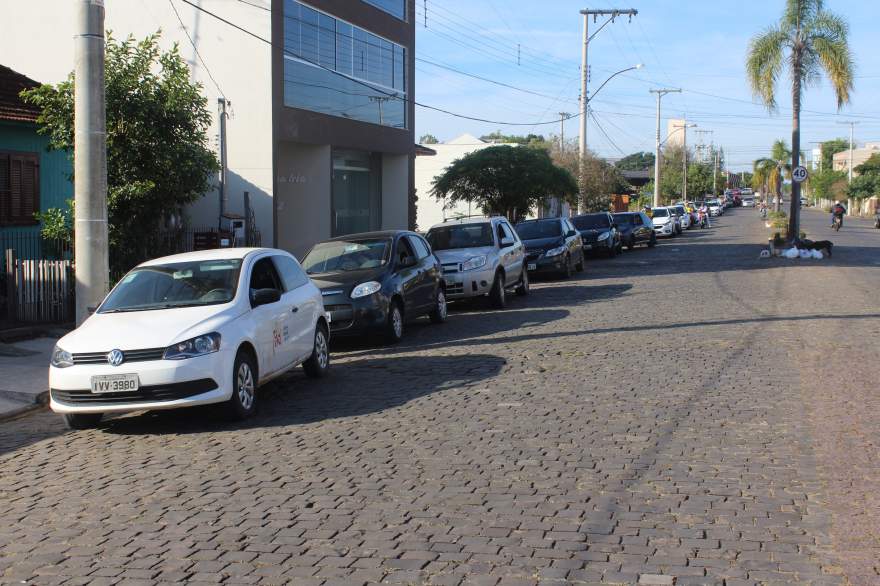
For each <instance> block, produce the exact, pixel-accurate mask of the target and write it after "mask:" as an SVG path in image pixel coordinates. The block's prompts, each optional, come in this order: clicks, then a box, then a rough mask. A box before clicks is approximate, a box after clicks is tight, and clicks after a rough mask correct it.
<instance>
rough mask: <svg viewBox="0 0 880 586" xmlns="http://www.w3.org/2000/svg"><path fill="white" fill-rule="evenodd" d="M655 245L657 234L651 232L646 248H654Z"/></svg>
mask: <svg viewBox="0 0 880 586" xmlns="http://www.w3.org/2000/svg"><path fill="white" fill-rule="evenodd" d="M655 246H657V235H656V234H651V239H650V240H648V248H654V247H655Z"/></svg>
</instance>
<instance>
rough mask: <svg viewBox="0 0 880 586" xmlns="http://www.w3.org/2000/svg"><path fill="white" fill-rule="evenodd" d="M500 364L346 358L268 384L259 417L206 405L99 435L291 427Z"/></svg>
mask: <svg viewBox="0 0 880 586" xmlns="http://www.w3.org/2000/svg"><path fill="white" fill-rule="evenodd" d="M505 364H506V360H505V359H503V358H500V357H498V356H494V355H491V354H471V355H467V356H461V355H458V356H418V357H407V356H396V357H393V358H370V359H361V360H351V361H346V362H345V363H343V364H338V365H334V366H333V367H332V368H331V371H330V375H329V376H328V377H327V378H325V379H321V380H312V379H307V378H306V377H305V376H304V375H303V374H302V373H301V371H299V370H297V371H295V372H293V373H291V374H288V375H285V376H284V377H282V378H281V379H279V380H277V381H275V382H273V383H270V384H268V385H267V386H265V387H263V388H262V389H261V390H260V394H259V412H258V414H257V415H256V416H255V417H253V418H252V419H250V420H247V421H244V422H240V423H231V422H228V421H224V420H223V419H222V416H221V413H220V412H219V409H218V408H217V407H216V406H208V407H194V408H189V409H180V410H175V411H155V412H149V413H144V414H139V415H133V416H127V417H120V418H116V419H110V420H108V421H106V422H105V423H104V425H103V431H104V432H106V433H112V434H120V435H149V434H189V433H205V432H216V431H227V430H233V429H246V428H265V427H284V426H296V425H304V424H309V423H316V422H320V421H324V420H327V419H336V418H343V417H356V416H359V415H369V414H372V413H378V412H381V411H385V410H387V409H393V408H395V407H400V406H402V405H405V404H406V403H408V402H410V401H413V400H415V399H418V398H420V397H424V396H427V395H430V394H432V393H436V392H439V391H443V390H445V389H449V388H452V387H460V386H468V385H472V384H475V383H478V382H480V381H483V380H485V379H488V378H492V377H494V376H495V375H497V374H498V373H499V372H500V371H501V369H502V368H503V367H504V365H505ZM389 381H393V384H389Z"/></svg>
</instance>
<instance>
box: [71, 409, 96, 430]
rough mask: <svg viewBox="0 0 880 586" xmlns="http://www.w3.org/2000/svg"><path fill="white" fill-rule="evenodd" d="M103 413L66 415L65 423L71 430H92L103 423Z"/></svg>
mask: <svg viewBox="0 0 880 586" xmlns="http://www.w3.org/2000/svg"><path fill="white" fill-rule="evenodd" d="M103 416H104V414H103V413H65V414H64V423H66V424H67V427H69V428H70V429H91V428H93V427H97V426H98V424H99V423H100V422H101V418H102V417H103Z"/></svg>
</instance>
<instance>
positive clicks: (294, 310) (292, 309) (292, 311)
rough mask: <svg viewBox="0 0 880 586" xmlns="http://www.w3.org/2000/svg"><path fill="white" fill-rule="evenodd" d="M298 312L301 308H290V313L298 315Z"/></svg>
mask: <svg viewBox="0 0 880 586" xmlns="http://www.w3.org/2000/svg"><path fill="white" fill-rule="evenodd" d="M297 311H299V307H291V308H290V313H296V312H297Z"/></svg>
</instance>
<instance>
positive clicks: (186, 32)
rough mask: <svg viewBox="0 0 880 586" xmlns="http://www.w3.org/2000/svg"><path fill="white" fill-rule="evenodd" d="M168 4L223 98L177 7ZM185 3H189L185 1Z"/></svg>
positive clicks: (221, 91)
mask: <svg viewBox="0 0 880 586" xmlns="http://www.w3.org/2000/svg"><path fill="white" fill-rule="evenodd" d="M168 4H170V5H171V10H173V11H174V15H175V16H176V17H177V22H179V23H180V28H182V29H183V32H184V34H186V38H187V39H189V43H190V45H192V48H193V51H195V53H196V57H198V58H199V61H200V62H201V64H202V67H204V68H205V72H206V73H207V74H208V77H209V78H210V79H211V83H213V84H214V87H215V88H217V93H219V94H220V96H221V97H223V98H225V97H226V94H225V93H223V90H222V89H220V84H218V83H217V80H216V79H214V75H213V74H212V73H211V70H210V69H208V64H207V63H205V60H204V59H203V58H202V54H201V53H199V49H198V47H196V43H195V41H193V38H192V37H191V36H190V35H189V31H188V30H186V26H185V25H184V24H183V19H182V18H180V13H179V12H177V7H176V6H174V2H173V1H172V0H168ZM187 4H189V3H188V2H187Z"/></svg>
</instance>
